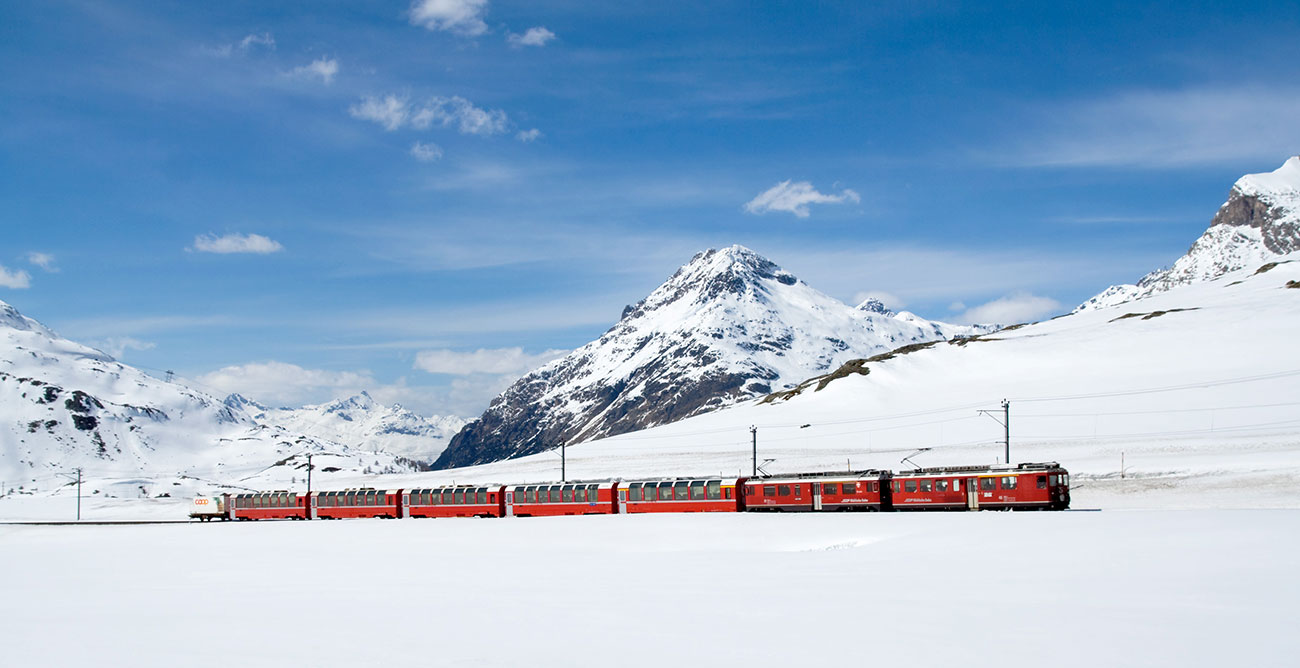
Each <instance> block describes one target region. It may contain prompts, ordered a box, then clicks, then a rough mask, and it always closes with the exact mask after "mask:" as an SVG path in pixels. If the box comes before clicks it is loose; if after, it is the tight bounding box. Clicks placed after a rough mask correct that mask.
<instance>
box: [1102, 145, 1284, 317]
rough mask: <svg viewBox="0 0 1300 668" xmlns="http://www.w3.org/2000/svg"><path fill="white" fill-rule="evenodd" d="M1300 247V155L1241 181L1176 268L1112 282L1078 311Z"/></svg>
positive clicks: (1270, 258)
mask: <svg viewBox="0 0 1300 668" xmlns="http://www.w3.org/2000/svg"><path fill="white" fill-rule="evenodd" d="M1296 250H1300V156H1297V157H1293V158H1291V159H1289V160H1287V161H1286V162H1285V163H1283V164H1282V166H1281V167H1279V168H1278V169H1276V170H1274V171H1273V172H1270V173H1267V174H1247V175H1246V176H1243V177H1241V178H1240V179H1238V180H1237V182H1236V183H1235V184H1233V186H1232V191H1231V193H1230V194H1229V195H1228V201H1227V202H1224V203H1223V206H1221V207H1219V211H1218V213H1216V214H1215V215H1214V219H1213V220H1211V221H1210V227H1209V229H1207V230H1206V231H1205V233H1204V234H1202V235H1201V237H1200V238H1199V239H1197V240H1196V243H1194V244H1192V247H1191V248H1190V249H1189V250H1188V251H1187V254H1186V255H1184V256H1183V257H1181V258H1179V259H1178V261H1177V262H1175V263H1174V266H1173V267H1170V268H1168V269H1160V270H1157V271H1154V272H1151V273H1150V274H1147V275H1146V276H1145V277H1143V278H1142V280H1140V281H1138V282H1137V284H1136V285H1113V286H1111V287H1109V288H1107V289H1106V290H1105V291H1103V292H1102V293H1101V294H1099V295H1097V296H1095V297H1093V298H1092V299H1090V300H1088V301H1086V302H1084V303H1083V304H1081V305H1080V306H1079V307H1078V309H1077V310H1080V311H1084V310H1088V309H1093V308H1104V307H1106V306H1114V305H1116V304H1122V303H1124V302H1128V301H1132V300H1134V299H1140V298H1142V297H1147V296H1150V295H1154V294H1158V293H1161V292H1166V291H1168V290H1170V289H1171V288H1175V287H1177V286H1180V285H1189V284H1192V283H1198V282H1201V281H1208V280H1212V279H1215V278H1218V277H1219V276H1222V275H1223V274H1225V273H1228V272H1230V271H1236V270H1238V269H1242V268H1245V267H1258V266H1261V265H1263V264H1265V263H1267V262H1270V261H1273V260H1277V259H1279V258H1281V257H1284V256H1286V255H1288V254H1290V253H1292V252H1295V251H1296Z"/></svg>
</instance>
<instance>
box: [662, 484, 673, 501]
mask: <svg viewBox="0 0 1300 668" xmlns="http://www.w3.org/2000/svg"><path fill="white" fill-rule="evenodd" d="M659 500H660V501H672V500H673V484H672V483H671V482H661V483H659Z"/></svg>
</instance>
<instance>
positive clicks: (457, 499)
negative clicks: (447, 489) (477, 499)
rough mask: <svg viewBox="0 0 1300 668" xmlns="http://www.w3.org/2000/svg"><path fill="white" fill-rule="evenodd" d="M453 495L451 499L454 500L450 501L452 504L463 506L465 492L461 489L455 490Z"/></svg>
mask: <svg viewBox="0 0 1300 668" xmlns="http://www.w3.org/2000/svg"><path fill="white" fill-rule="evenodd" d="M453 494H455V496H454V497H452V498H453V499H454V500H453V501H452V503H456V504H464V503H465V490H463V489H458V490H456V491H455V492H453Z"/></svg>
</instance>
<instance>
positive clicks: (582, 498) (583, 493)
mask: <svg viewBox="0 0 1300 668" xmlns="http://www.w3.org/2000/svg"><path fill="white" fill-rule="evenodd" d="M573 500H574V501H575V502H577V503H586V502H587V490H586V489H585V488H582V487H579V488H578V489H575V490H573Z"/></svg>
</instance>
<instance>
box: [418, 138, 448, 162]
mask: <svg viewBox="0 0 1300 668" xmlns="http://www.w3.org/2000/svg"><path fill="white" fill-rule="evenodd" d="M411 155H412V156H413V157H414V158H415V159H416V160H419V161H420V162H433V161H434V160H437V159H438V158H441V157H442V147H441V146H438V145H437V144H433V143H429V144H423V143H420V142H418V141H417V142H415V143H414V144H412V145H411Z"/></svg>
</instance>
